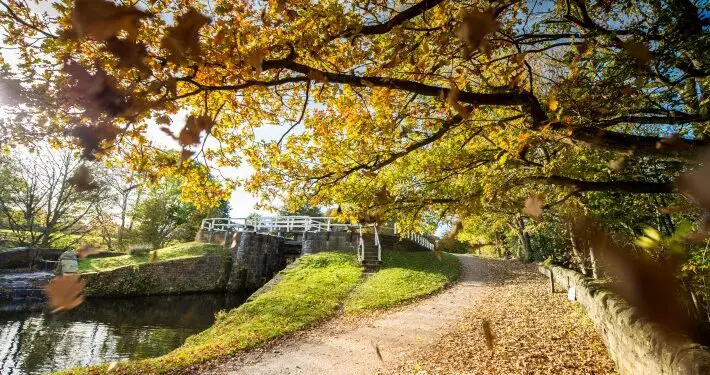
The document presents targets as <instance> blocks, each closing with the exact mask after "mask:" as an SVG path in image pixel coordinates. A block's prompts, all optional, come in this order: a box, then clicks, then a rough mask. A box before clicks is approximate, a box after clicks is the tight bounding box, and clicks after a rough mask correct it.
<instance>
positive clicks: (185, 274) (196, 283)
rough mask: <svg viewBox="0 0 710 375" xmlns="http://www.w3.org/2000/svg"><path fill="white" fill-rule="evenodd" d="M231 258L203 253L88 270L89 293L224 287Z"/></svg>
mask: <svg viewBox="0 0 710 375" xmlns="http://www.w3.org/2000/svg"><path fill="white" fill-rule="evenodd" d="M229 266H230V259H229V258H226V257H221V256H202V257H195V258H185V259H176V260H168V261H163V262H157V263H144V264H139V265H137V266H125V267H120V268H116V269H114V270H110V271H103V272H93V273H85V274H82V275H81V278H82V279H84V280H86V282H87V283H86V288H85V289H84V293H85V294H86V295H87V296H94V297H108V296H139V295H154V294H173V293H174V294H178V293H191V292H210V291H218V290H224V288H225V286H226V285H227V280H228V278H229V268H230V267H229Z"/></svg>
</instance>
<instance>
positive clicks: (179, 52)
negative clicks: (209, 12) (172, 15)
mask: <svg viewBox="0 0 710 375" xmlns="http://www.w3.org/2000/svg"><path fill="white" fill-rule="evenodd" d="M209 22H210V19H209V17H206V16H204V15H202V13H200V12H198V11H196V10H195V9H193V8H190V10H188V11H187V13H185V14H183V15H181V16H179V17H178V18H177V23H176V25H175V26H171V27H168V28H167V33H166V34H165V37H163V40H162V41H161V46H162V47H163V48H165V49H166V50H167V51H168V60H170V61H172V62H174V63H175V64H180V63H182V62H184V61H185V60H186V59H187V58H190V57H198V56H200V28H202V26H205V25H207V24H208V23H209Z"/></svg>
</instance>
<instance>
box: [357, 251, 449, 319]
mask: <svg viewBox="0 0 710 375" xmlns="http://www.w3.org/2000/svg"><path fill="white" fill-rule="evenodd" d="M382 261H383V267H382V269H381V270H380V271H379V272H377V273H376V274H374V275H373V276H372V277H371V278H369V279H368V280H366V281H365V282H363V283H362V284H360V285H359V286H358V287H357V288H356V289H355V291H354V292H353V295H352V296H351V298H350V299H349V300H348V301H347V303H346V304H345V311H346V312H349V313H356V312H360V311H365V310H376V309H382V308H388V307H392V306H397V305H401V304H403V303H405V302H407V301H411V300H413V299H416V298H419V297H422V296H425V295H428V294H431V293H434V292H436V291H438V290H441V289H442V288H443V287H444V286H446V285H447V284H450V283H452V282H454V281H456V280H457V279H458V277H459V262H458V259H457V258H456V257H455V256H454V255H451V254H448V253H443V254H442V256H441V260H439V259H437V258H436V256H435V254H434V253H433V252H430V251H427V252H404V251H391V252H390V251H386V252H383V253H382Z"/></svg>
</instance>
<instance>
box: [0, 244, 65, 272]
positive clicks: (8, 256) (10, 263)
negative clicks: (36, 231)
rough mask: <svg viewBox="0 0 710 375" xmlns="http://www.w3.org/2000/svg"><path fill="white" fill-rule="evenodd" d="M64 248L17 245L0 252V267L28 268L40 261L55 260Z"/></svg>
mask: <svg viewBox="0 0 710 375" xmlns="http://www.w3.org/2000/svg"><path fill="white" fill-rule="evenodd" d="M62 252H64V250H55V249H30V248H27V247H18V248H14V249H8V250H5V251H2V252H0V269H12V268H29V267H31V266H33V265H34V264H36V263H38V262H40V261H42V260H45V261H47V260H49V261H56V260H57V259H58V258H59V255H61V253H62Z"/></svg>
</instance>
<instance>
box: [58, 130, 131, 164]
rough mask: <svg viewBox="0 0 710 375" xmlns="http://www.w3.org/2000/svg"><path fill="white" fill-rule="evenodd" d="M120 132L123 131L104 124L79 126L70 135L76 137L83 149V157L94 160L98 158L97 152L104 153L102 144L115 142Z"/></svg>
mask: <svg viewBox="0 0 710 375" xmlns="http://www.w3.org/2000/svg"><path fill="white" fill-rule="evenodd" d="M120 132H121V130H120V129H119V128H117V127H116V126H114V125H112V124H109V123H107V122H102V123H99V124H97V125H96V126H88V125H80V126H77V127H75V128H74V129H72V130H71V131H70V132H69V134H70V135H71V136H73V137H75V138H76V139H77V140H78V141H79V144H80V145H81V146H82V147H83V149H84V151H83V153H82V157H83V158H84V159H87V160H93V159H95V158H96V156H95V154H96V152H100V151H103V147H102V145H101V144H102V142H105V141H113V140H114V139H115V138H116V136H118V134H119V133H120Z"/></svg>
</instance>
